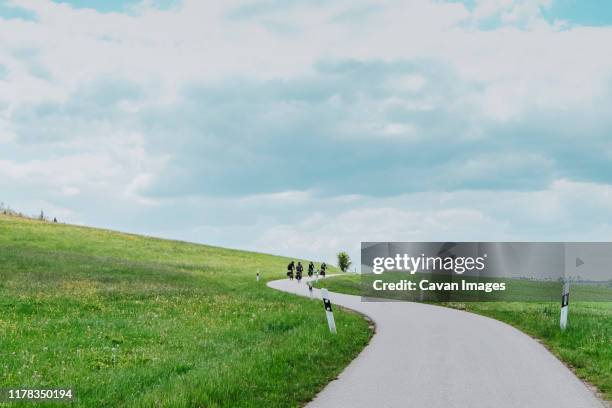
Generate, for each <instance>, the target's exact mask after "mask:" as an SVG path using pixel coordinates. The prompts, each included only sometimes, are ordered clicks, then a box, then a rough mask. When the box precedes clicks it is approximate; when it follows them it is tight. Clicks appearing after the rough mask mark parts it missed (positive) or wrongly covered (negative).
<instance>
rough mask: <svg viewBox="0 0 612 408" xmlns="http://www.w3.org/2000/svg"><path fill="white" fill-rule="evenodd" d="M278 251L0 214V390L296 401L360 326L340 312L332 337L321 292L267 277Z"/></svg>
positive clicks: (223, 401) (149, 403)
mask: <svg viewBox="0 0 612 408" xmlns="http://www.w3.org/2000/svg"><path fill="white" fill-rule="evenodd" d="M287 263H288V260H287V259H284V258H281V257H275V256H270V255H264V254H257V253H249V252H243V251H236V250H229V249H221V248H215V247H209V246H203V245H196V244H189V243H184V242H175V241H166V240H160V239H153V238H145V237H140V236H135V235H128V234H121V233H116V232H110V231H104V230H99V229H92V228H81V227H74V226H67V225H61V224H53V223H45V222H39V221H33V220H27V219H20V218H15V217H6V216H0V388H3V387H4V388H6V387H20V388H23V387H27V388H41V387H42V388H51V387H72V388H73V389H74V390H75V394H76V398H77V401H76V403H75V404H73V405H72V406H82V407H94V406H107V407H128V406H129V407H153V406H155V407H157V406H172V407H222V406H228V407H239V406H252V407H261V406H266V407H289V406H300V405H301V404H303V403H304V402H305V401H308V400H310V399H311V398H312V397H313V396H314V395H315V394H316V393H317V391H319V390H320V389H321V388H322V387H323V386H324V385H325V384H327V383H328V382H329V381H330V380H331V379H333V378H335V377H336V375H337V374H338V373H339V372H340V371H341V370H342V368H343V367H344V366H346V365H347V364H348V363H349V362H350V361H351V360H352V359H353V358H354V357H355V356H356V355H357V354H358V353H359V351H360V350H361V349H362V348H363V347H364V346H365V345H366V344H367V342H368V341H369V338H370V336H371V332H370V330H369V328H368V323H367V322H366V321H365V320H364V319H363V318H362V317H361V316H359V315H356V314H353V313H349V312H346V311H340V312H339V313H337V314H336V319H337V325H338V335H336V336H333V335H330V334H329V331H328V329H327V323H326V321H325V316H324V312H323V306H322V304H321V303H320V302H318V301H311V300H309V299H306V298H298V297H296V296H292V295H289V294H284V293H281V292H278V291H274V290H272V289H269V288H267V287H266V286H265V281H266V280H270V279H275V278H280V277H284V272H285V268H286V264H287ZM256 271H260V272H261V273H262V274H263V277H264V279H263V280H262V281H260V282H256V280H255V273H256ZM0 405H1V404H0ZM11 406H15V404H11ZM24 406H31V404H25V403H24ZM54 406H55V405H54Z"/></svg>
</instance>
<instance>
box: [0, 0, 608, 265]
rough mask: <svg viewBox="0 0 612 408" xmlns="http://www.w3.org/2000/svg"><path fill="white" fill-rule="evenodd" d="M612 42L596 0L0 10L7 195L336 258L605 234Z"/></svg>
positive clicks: (128, 226)
mask: <svg viewBox="0 0 612 408" xmlns="http://www.w3.org/2000/svg"><path fill="white" fill-rule="evenodd" d="M610 44H612V5H610V4H609V2H607V1H595V0H592V1H586V0H471V1H464V2H461V1H443V0H412V1H409V0H399V1H395V0H387V1H370V0H327V1H326V0H255V1H248V2H245V1H237V0H224V1H212V0H211V1H208V0H183V1H171V0H165V1H161V0H146V1H140V0H123V1H122V0H97V1H95V0H92V1H85V0H83V1H77V0H72V1H61V2H60V1H50V0H0V201H4V202H5V203H8V204H10V205H11V206H12V207H13V208H16V209H18V210H21V211H24V212H26V213H29V214H34V213H37V212H39V211H40V210H41V209H43V210H44V211H45V212H46V213H47V214H48V215H49V216H52V217H53V216H57V217H58V218H59V219H60V220H61V221H65V222H71V223H80V224H87V225H94V226H102V227H107V228H112V229H119V230H123V231H129V232H137V233H145V234H149V235H156V236H162V237H168V238H178V239H184V240H189V241H196V242H203V243H209V244H214V245H222V246H228V247H237V248H247V249H254V250H259V251H265V252H271V253H276V254H284V255H289V256H302V257H313V258H315V259H327V260H331V259H333V257H334V254H335V253H336V252H337V251H338V250H342V249H345V250H348V251H350V253H351V254H353V255H354V256H356V257H358V248H359V243H360V241H373V240H385V241H386V240H398V241H404V240H405V241H410V240H416V241H421V240H441V241H444V240H610V238H611V236H612V226H611V222H610V220H612V133H611V132H612V52H611V48H610ZM357 259H358V258H357Z"/></svg>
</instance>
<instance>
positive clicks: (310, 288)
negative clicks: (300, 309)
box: [308, 281, 312, 299]
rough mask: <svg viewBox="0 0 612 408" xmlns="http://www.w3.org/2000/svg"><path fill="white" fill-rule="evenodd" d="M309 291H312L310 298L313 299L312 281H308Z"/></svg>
mask: <svg viewBox="0 0 612 408" xmlns="http://www.w3.org/2000/svg"><path fill="white" fill-rule="evenodd" d="M308 292H309V293H310V298H311V299H312V282H311V281H308Z"/></svg>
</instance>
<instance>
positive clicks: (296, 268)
mask: <svg viewBox="0 0 612 408" xmlns="http://www.w3.org/2000/svg"><path fill="white" fill-rule="evenodd" d="M326 271H327V265H326V264H325V262H323V263H322V264H321V267H320V268H319V270H318V271H317V270H315V265H314V263H312V261H311V262H310V263H309V264H308V277H311V278H312V275H314V274H315V273H316V274H317V275H320V276H322V277H323V278H325V272H326ZM303 272H304V267H303V266H302V262H300V261H298V263H297V265H296V264H295V261H291V262H290V263H289V265H287V277H288V278H289V280H293V276H294V275H295V279H296V280H297V281H298V283H299V282H300V281H301V280H302V274H303Z"/></svg>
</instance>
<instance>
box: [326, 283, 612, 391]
mask: <svg viewBox="0 0 612 408" xmlns="http://www.w3.org/2000/svg"><path fill="white" fill-rule="evenodd" d="M402 275H403V276H405V274H402ZM369 279H371V278H370V277H367V278H365V281H366V282H367V281H368V280H369ZM389 280H391V281H393V280H397V279H395V277H391V278H389V279H385V281H389ZM550 285H551V286H553V287H554V288H555V290H556V293H557V297H558V301H554V302H553V301H474V302H472V301H470V302H436V304H442V305H445V306H448V307H453V308H457V309H461V310H466V311H469V312H472V313H478V314H482V315H485V316H489V317H492V318H494V319H497V320H500V321H503V322H506V323H508V324H510V325H512V326H514V327H516V328H518V329H520V330H522V331H523V332H525V333H527V334H529V335H530V336H532V337H534V338H537V339H539V340H540V341H541V342H542V343H543V344H544V345H545V346H546V347H547V348H548V349H549V350H551V351H552V352H553V353H554V354H555V355H556V356H557V357H558V358H559V359H561V360H562V361H564V362H565V363H566V364H567V365H568V366H569V367H571V368H572V369H573V370H574V372H575V373H576V375H578V377H580V378H582V379H584V380H586V381H588V382H589V383H591V384H593V385H594V386H596V387H597V388H598V389H599V391H600V392H601V394H602V396H603V397H604V398H605V399H607V400H610V401H612V288H609V287H603V286H591V285H585V286H583V285H573V286H572V288H571V290H570V305H569V318H568V328H567V329H566V330H565V331H561V330H560V329H559V313H560V302H561V293H560V289H559V288H560V285H553V284H550ZM325 286H326V287H327V288H328V289H329V290H330V291H334V292H340V293H348V294H353V295H362V294H363V293H364V292H363V288H364V279H363V278H362V277H360V276H359V275H345V276H338V277H334V278H333V279H329V280H326V281H325ZM557 286H559V287H557ZM512 290H513V291H514V295H512V296H515V295H516V294H517V293H518V291H519V290H524V291H527V292H530V293H532V294H534V295H533V298H534V299H538V298H539V299H542V296H543V295H545V296H547V295H548V292H549V291H550V290H551V289H550V288H549V287H548V284H546V285H544V289H542V288H540V287H539V286H538V285H536V284H535V283H534V282H529V281H517V282H515V286H514V287H513V289H512ZM540 291H543V292H540ZM366 293H367V294H369V295H372V293H371V292H366ZM379 296H380V292H379ZM401 296H402V295H398V294H391V295H390V297H391V298H401ZM527 296H528V297H529V295H527ZM517 298H518V295H517ZM581 299H598V300H601V299H608V301H586V300H581ZM425 301H428V299H427V298H425Z"/></svg>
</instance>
